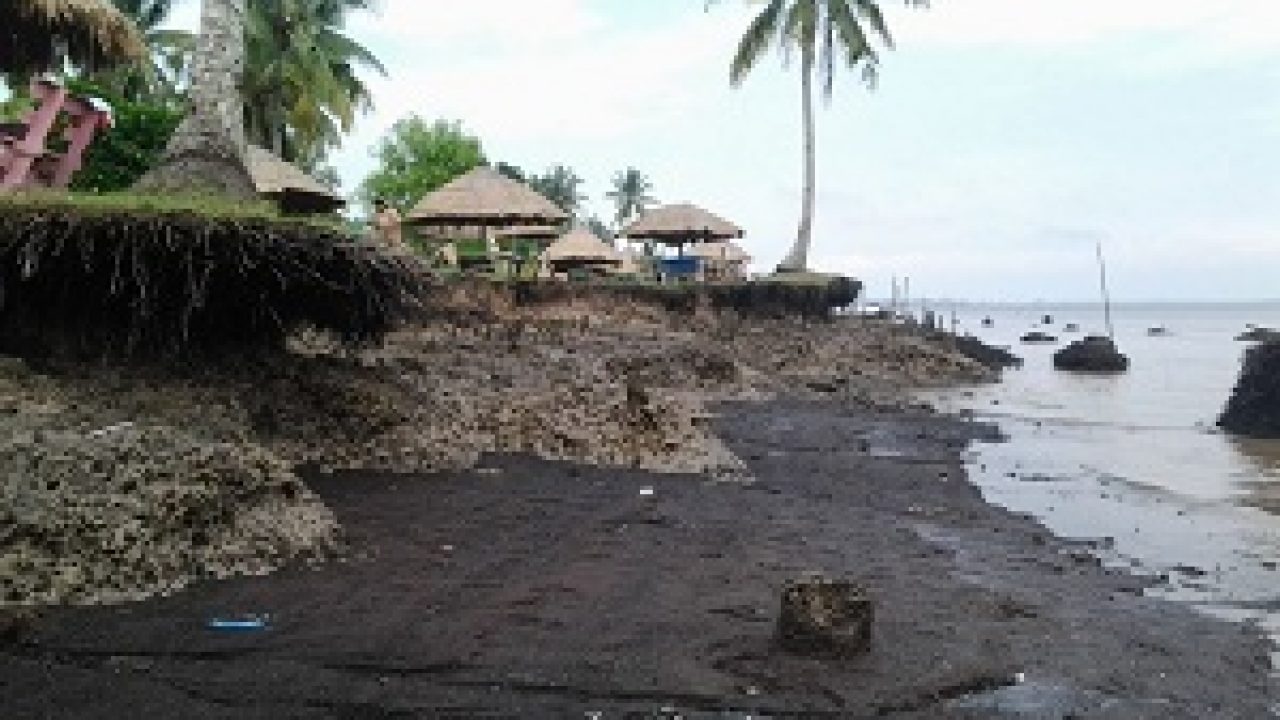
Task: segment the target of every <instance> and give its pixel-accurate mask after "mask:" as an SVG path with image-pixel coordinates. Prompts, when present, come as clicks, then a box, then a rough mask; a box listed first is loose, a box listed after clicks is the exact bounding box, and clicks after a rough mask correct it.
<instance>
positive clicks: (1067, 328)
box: [1062, 323, 1080, 333]
mask: <svg viewBox="0 0 1280 720" xmlns="http://www.w3.org/2000/svg"><path fill="white" fill-rule="evenodd" d="M1062 331H1063V332H1069V333H1078V332H1080V326H1079V325H1077V324H1075V323H1067V324H1066V325H1064V326H1063V328H1062Z"/></svg>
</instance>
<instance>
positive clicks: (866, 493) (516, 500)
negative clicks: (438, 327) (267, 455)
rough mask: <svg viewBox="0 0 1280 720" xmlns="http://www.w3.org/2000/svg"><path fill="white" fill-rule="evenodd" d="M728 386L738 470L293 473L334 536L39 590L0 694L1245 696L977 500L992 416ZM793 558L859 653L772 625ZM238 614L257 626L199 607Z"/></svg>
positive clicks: (1256, 700)
mask: <svg viewBox="0 0 1280 720" xmlns="http://www.w3.org/2000/svg"><path fill="white" fill-rule="evenodd" d="M721 411H722V413H723V414H722V416H721V417H720V418H719V420H718V421H717V425H718V429H719V432H720V434H721V435H722V437H723V438H724V439H725V441H726V442H727V443H728V445H729V446H730V447H731V448H732V449H733V450H735V451H736V452H737V454H738V455H739V456H740V457H741V458H742V459H743V460H744V461H746V464H747V465H748V467H749V468H750V470H751V472H752V474H753V475H754V476H755V478H756V481H755V482H753V483H746V484H744V483H739V482H720V483H716V482H709V481H707V480H705V479H704V478H700V477H695V476H671V475H655V474H651V473H647V472H642V471H618V470H610V469H598V468H587V467H579V466H574V465H570V464H566V463H551V462H546V461H540V460H534V459H531V458H528V457H523V456H499V457H489V458H486V461H485V462H484V463H482V468H481V469H479V470H476V471H470V472H461V473H443V474H437V475H419V476H393V475H385V474H383V475H379V474H369V473H353V474H342V475H336V476H332V477H311V478H308V480H309V484H310V485H311V486H312V488H313V489H315V490H316V492H318V493H319V494H320V496H321V497H322V498H323V499H324V500H325V501H326V503H328V505H329V506H330V507H331V508H332V509H333V511H334V512H335V513H336V515H337V516H338V518H339V520H340V521H341V523H342V524H343V526H344V527H345V529H346V531H347V536H348V540H349V545H350V548H349V552H350V557H349V558H348V559H347V560H346V561H345V562H341V563H333V564H329V565H325V566H322V567H319V568H317V569H308V568H301V567H299V568H293V569H288V570H285V571H283V572H280V573H277V574H275V575H272V576H269V577H264V578H243V579H235V580H230V581H225V582H209V583H202V584H199V585H197V586H195V587H194V588H192V589H191V590H188V591H185V592H182V593H180V594H178V595H175V596H173V597H170V598H162V599H156V600H151V601H147V602H143V603H138V604H133V605H125V606H119V607H114V608H85V609H68V610H58V611H51V612H49V613H47V614H46V615H45V616H44V617H42V618H41V619H40V620H39V621H37V623H36V626H35V628H34V630H32V631H31V632H30V633H29V634H28V635H26V637H25V639H24V640H23V641H22V642H21V643H20V644H17V645H9V646H6V647H4V648H3V649H0V716H3V717H5V718H36V717H39V718H123V717H184V718H292V717H307V718H310V717H314V718H330V717H333V718H414V717H584V716H585V715H584V714H586V713H593V712H600V713H603V715H601V717H606V718H608V717H626V716H638V717H653V716H655V715H656V714H658V713H661V712H662V709H663V708H671V709H675V710H676V711H679V712H681V713H683V714H684V716H686V717H700V716H705V717H726V716H729V717H745V716H746V715H748V714H752V715H756V716H759V715H762V714H763V715H768V716H773V717H785V716H802V717H813V716H821V715H828V716H833V717H895V718H939V717H941V718H947V717H955V718H992V717H995V718H999V717H1011V718H1012V717H1046V718H1065V717H1081V718H1262V717H1266V716H1267V712H1268V709H1267V708H1268V704H1269V702H1271V701H1272V700H1271V699H1272V698H1274V697H1276V696H1277V688H1276V687H1275V684H1274V681H1273V680H1272V679H1271V678H1270V676H1269V673H1268V670H1269V664H1268V657H1267V654H1268V650H1269V646H1268V644H1267V642H1266V641H1265V640H1263V639H1262V638H1261V637H1259V636H1258V634H1257V633H1256V631H1254V630H1252V629H1249V628H1247V627H1245V626H1240V625H1232V624H1229V623H1226V622H1221V621H1217V620H1214V619H1211V618H1208V617H1205V616H1202V615H1200V614H1197V613H1195V612H1193V611H1191V610H1190V609H1188V608H1186V607H1183V606H1180V605H1177V604H1174V603H1169V602H1165V601H1160V600H1156V599H1150V598H1145V597H1142V594H1141V593H1142V586H1143V583H1144V581H1142V580H1140V579H1137V578H1135V577H1132V576H1129V575H1126V574H1123V573H1121V572H1119V571H1117V570H1111V569H1106V568H1102V567H1100V566H1099V564H1098V563H1097V562H1096V560H1095V559H1094V558H1093V556H1092V555H1090V554H1089V553H1088V552H1087V550H1088V548H1087V547H1085V546H1082V545H1080V544H1076V543H1068V542H1066V541H1062V540H1059V539H1056V538H1054V537H1052V536H1051V535H1050V534H1049V533H1048V532H1047V531H1046V530H1045V529H1044V528H1043V527H1042V526H1040V525H1039V524H1037V523H1036V522H1035V521H1033V520H1032V519H1030V518H1028V517H1024V516H1018V515H1014V514H1011V513H1009V512H1007V511H1005V510H1003V509H1000V508H998V507H995V506H993V505H989V504H987V503H985V502H983V500H982V498H981V495H980V493H979V491H978V490H977V489H976V488H975V487H974V486H973V485H971V484H970V483H969V482H967V480H966V479H965V477H964V470H963V463H962V459H961V454H960V453H961V451H962V450H963V448H964V447H965V445H966V444H967V443H968V442H969V441H970V440H971V439H972V438H973V437H974V436H975V435H987V436H989V435H990V434H991V433H993V432H994V429H993V428H991V427H989V426H978V425H970V424H965V423H961V422H958V421H955V420H950V419H944V418H937V417H931V416H924V415H914V416H913V415H904V414H901V413H876V412H873V411H868V410H865V409H861V408H856V407H852V406H850V407H843V408H842V407H841V406H839V405H837V404H834V403H803V402H773V403H762V404H751V405H734V406H727V407H722V408H721ZM644 487H652V488H653V489H654V494H653V496H652V497H646V496H643V495H642V494H641V493H640V490H641V488H644ZM808 570H823V571H827V572H829V573H833V574H837V575H843V576H851V577H855V578H859V579H861V580H862V581H863V582H865V583H866V585H867V586H868V587H869V588H870V590H871V593H872V595H873V597H874V598H875V601H876V604H877V620H876V628H875V637H874V644H873V649H872V651H871V652H870V653H869V654H867V655H865V656H863V657H860V658H856V659H851V660H845V661H833V660H819V659H808V658H802V657H795V656H790V655H786V654H783V653H781V652H779V651H778V650H776V649H775V648H774V646H773V644H772V631H773V621H774V618H775V617H776V610H777V598H778V593H779V589H780V587H781V585H782V583H783V582H784V581H785V580H786V579H788V578H791V577H794V576H796V575H798V574H800V573H802V572H804V571H808ZM236 612H268V613H271V614H272V616H273V620H272V627H271V629H270V630H268V631H265V632H261V633H246V634H219V633H215V632H211V631H209V630H206V629H205V628H204V622H205V620H207V619H208V618H209V617H211V616H215V615H222V614H226V613H236ZM668 715H670V713H669V714H668Z"/></svg>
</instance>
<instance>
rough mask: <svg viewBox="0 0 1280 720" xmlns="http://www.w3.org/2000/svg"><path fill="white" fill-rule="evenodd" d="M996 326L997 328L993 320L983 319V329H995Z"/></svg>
mask: <svg viewBox="0 0 1280 720" xmlns="http://www.w3.org/2000/svg"><path fill="white" fill-rule="evenodd" d="M995 326H996V321H995V320H992V319H991V318H990V317H984V318H982V327H987V328H989V327H995Z"/></svg>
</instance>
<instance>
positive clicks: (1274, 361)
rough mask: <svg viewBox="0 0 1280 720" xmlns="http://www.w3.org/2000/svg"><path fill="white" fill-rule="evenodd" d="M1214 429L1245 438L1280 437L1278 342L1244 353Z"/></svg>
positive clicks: (1274, 341)
mask: <svg viewBox="0 0 1280 720" xmlns="http://www.w3.org/2000/svg"><path fill="white" fill-rule="evenodd" d="M1218 426H1219V427H1221V428H1223V429H1224V430H1226V431H1228V432H1232V433H1236V434H1238V435H1245V436H1248V437H1256V438H1268V439H1276V438H1280V340H1273V341H1271V342H1266V343H1263V344H1261V345H1257V346H1255V347H1252V348H1249V351H1248V352H1246V353H1245V359H1244V369H1243V370H1242V371H1241V373H1240V380H1239V381H1238V382H1237V383H1236V389H1235V392H1233V393H1232V394H1231V399H1230V400H1229V401H1228V402H1227V408H1226V410H1224V411H1223V413H1222V417H1220V418H1219V419H1218Z"/></svg>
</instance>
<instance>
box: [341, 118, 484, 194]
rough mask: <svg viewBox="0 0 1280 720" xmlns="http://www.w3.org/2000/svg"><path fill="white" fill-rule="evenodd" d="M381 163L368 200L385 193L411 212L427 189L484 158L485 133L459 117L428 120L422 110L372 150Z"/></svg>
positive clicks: (365, 187)
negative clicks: (468, 126)
mask: <svg viewBox="0 0 1280 720" xmlns="http://www.w3.org/2000/svg"><path fill="white" fill-rule="evenodd" d="M373 156H374V157H375V158H376V159H377V161H378V169H377V170H375V171H374V172H373V174H372V175H370V176H369V177H367V178H365V180H364V182H363V183H361V185H360V191H359V195H360V198H361V200H362V201H363V202H364V203H365V204H366V206H367V205H372V204H373V201H374V200H377V199H382V200H385V201H386V203H387V204H388V205H390V206H392V207H394V208H397V209H398V210H400V211H401V212H407V211H408V210H409V209H411V208H412V207H413V206H414V205H416V204H417V202H418V201H419V200H421V199H422V197H423V196H424V195H426V194H427V193H429V192H431V191H432V190H436V189H438V188H439V187H441V186H442V185H444V184H445V183H447V182H449V181H450V180H452V179H454V178H455V177H457V176H459V175H461V174H463V173H465V172H467V171H469V170H471V169H472V168H475V167H476V166H478V165H483V164H484V163H485V158H484V149H483V147H482V146H481V143H480V139H479V138H477V137H475V136H474V135H470V134H468V133H467V132H466V131H465V130H463V128H462V124H461V123H460V122H450V121H447V120H437V121H435V122H434V123H428V122H427V121H425V120H423V119H422V118H421V117H419V116H417V115H413V116H411V117H408V118H405V119H404V120H400V121H399V122H397V123H396V124H395V125H394V126H392V128H391V131H390V132H389V133H388V134H387V135H386V137H384V138H383V139H382V140H381V141H380V142H379V143H378V146H377V147H376V148H375V149H374V151H373Z"/></svg>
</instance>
